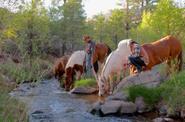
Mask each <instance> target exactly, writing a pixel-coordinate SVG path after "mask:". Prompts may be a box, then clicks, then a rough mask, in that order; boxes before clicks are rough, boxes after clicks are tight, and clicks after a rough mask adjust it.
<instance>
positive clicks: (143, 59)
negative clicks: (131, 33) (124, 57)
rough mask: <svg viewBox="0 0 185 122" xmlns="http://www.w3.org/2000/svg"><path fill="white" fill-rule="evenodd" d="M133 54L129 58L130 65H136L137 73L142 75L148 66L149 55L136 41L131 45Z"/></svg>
mask: <svg viewBox="0 0 185 122" xmlns="http://www.w3.org/2000/svg"><path fill="white" fill-rule="evenodd" d="M129 45H130V49H131V52H132V54H131V55H130V56H129V57H128V60H129V62H130V64H132V65H134V66H135V67H136V69H137V73H140V72H141V71H142V70H143V68H144V67H145V66H146V65H147V64H148V58H147V54H146V52H145V51H144V49H142V47H141V46H140V45H139V44H138V43H137V42H135V41H133V40H131V42H130V43H129Z"/></svg>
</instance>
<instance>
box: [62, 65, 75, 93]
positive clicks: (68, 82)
mask: <svg viewBox="0 0 185 122" xmlns="http://www.w3.org/2000/svg"><path fill="white" fill-rule="evenodd" d="M73 77H74V70H73V68H71V67H69V68H67V69H66V76H65V81H64V87H65V90H66V91H69V90H71V89H72V88H73V80H74V78H73Z"/></svg>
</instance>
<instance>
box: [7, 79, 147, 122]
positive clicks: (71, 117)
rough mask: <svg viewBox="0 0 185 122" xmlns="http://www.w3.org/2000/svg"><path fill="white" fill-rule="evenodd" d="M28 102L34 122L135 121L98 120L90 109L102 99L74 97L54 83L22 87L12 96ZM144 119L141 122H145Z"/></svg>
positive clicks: (119, 121) (126, 121)
mask: <svg viewBox="0 0 185 122" xmlns="http://www.w3.org/2000/svg"><path fill="white" fill-rule="evenodd" d="M10 94H11V95H12V96H14V97H16V98H18V99H20V100H21V101H23V102H25V103H26V105H27V107H28V115H29V121H30V122H102V121H103V122H132V121H136V120H137V121H139V120H138V119H137V118H135V117H127V116H125V117H113V116H109V117H98V116H94V115H92V114H90V113H89V112H88V109H89V106H90V105H91V104H92V103H94V102H96V101H98V100H103V98H101V99H100V98H99V97H98V95H74V94H70V93H68V92H65V91H64V90H62V89H61V88H60V85H59V83H58V82H57V81H56V80H54V79H52V80H46V81H42V82H40V83H38V84H37V86H33V85H31V84H22V85H20V86H19V88H18V89H17V90H15V91H13V92H11V93H10ZM143 120H144V119H143V118H142V119H140V121H143Z"/></svg>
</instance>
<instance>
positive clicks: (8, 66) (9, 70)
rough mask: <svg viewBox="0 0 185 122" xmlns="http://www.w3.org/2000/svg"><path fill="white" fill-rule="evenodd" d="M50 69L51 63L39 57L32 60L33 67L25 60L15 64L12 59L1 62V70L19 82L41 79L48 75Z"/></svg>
mask: <svg viewBox="0 0 185 122" xmlns="http://www.w3.org/2000/svg"><path fill="white" fill-rule="evenodd" d="M50 69H51V65H50V64H49V63H48V62H46V61H43V60H41V59H39V58H37V59H35V60H32V66H31V67H30V66H29V63H28V61H24V62H23V63H21V64H15V63H13V62H11V61H7V62H6V63H4V64H0V71H1V72H2V73H3V74H4V75H6V76H8V77H10V78H11V79H13V80H15V81H16V82H17V83H21V82H23V81H31V82H32V81H40V80H42V79H43V78H44V77H45V75H47V73H48V71H49V70H50Z"/></svg>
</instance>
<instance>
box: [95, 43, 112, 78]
mask: <svg viewBox="0 0 185 122" xmlns="http://www.w3.org/2000/svg"><path fill="white" fill-rule="evenodd" d="M110 53H111V49H110V47H109V46H108V45H107V44H104V43H97V44H96V45H95V49H94V52H93V55H92V61H91V62H92V64H93V70H94V71H93V73H94V76H95V78H96V80H97V81H98V74H99V73H100V72H101V70H102V66H103V63H104V62H105V60H106V57H107V56H108V55H109V54H110Z"/></svg>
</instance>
